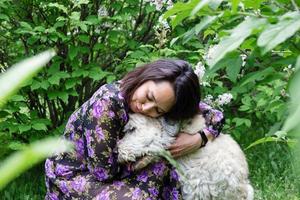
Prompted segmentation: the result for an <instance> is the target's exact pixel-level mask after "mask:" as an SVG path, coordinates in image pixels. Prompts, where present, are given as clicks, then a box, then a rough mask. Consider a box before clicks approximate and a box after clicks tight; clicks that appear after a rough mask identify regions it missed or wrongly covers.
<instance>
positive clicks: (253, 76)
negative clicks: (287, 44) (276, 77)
mask: <svg viewBox="0 0 300 200" xmlns="http://www.w3.org/2000/svg"><path fill="white" fill-rule="evenodd" d="M274 72H275V70H274V69H273V68H272V67H268V68H266V69H264V70H262V71H257V72H252V73H249V74H248V75H247V76H245V77H244V79H243V80H242V81H241V83H240V85H241V86H244V85H246V84H247V83H250V82H254V81H256V80H258V81H259V80H263V79H264V78H265V77H266V76H268V75H270V74H272V73H274Z"/></svg>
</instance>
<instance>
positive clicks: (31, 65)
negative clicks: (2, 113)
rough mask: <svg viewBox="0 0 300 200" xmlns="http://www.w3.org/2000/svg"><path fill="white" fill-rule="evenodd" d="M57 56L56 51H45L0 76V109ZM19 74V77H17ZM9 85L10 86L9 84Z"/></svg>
mask: <svg viewBox="0 0 300 200" xmlns="http://www.w3.org/2000/svg"><path fill="white" fill-rule="evenodd" d="M53 56H55V51H53V50H48V51H44V52H42V53H40V54H38V55H36V56H34V57H32V58H28V59H25V60H23V61H21V62H20V63H17V64H15V65H13V66H12V67H10V68H9V69H8V70H7V71H6V72H5V73H2V74H1V75H0V91H1V93H0V107H2V106H3V105H4V103H5V102H6V101H7V99H8V98H9V97H10V96H11V95H12V94H13V93H15V92H16V91H17V90H18V89H19V88H20V87H21V85H22V84H24V83H26V81H27V80H28V79H30V78H31V77H32V76H34V75H35V74H36V73H37V72H38V71H39V70H40V69H41V68H42V67H43V66H44V65H46V63H48V62H49V60H50V59H51V58H52V57H53ZM16 74H17V76H16ZM7 83H9V84H7Z"/></svg>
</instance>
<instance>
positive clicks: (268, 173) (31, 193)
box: [0, 143, 300, 200]
mask: <svg viewBox="0 0 300 200" xmlns="http://www.w3.org/2000/svg"><path fill="white" fill-rule="evenodd" d="M246 155H247V158H248V162H249V168H250V179H251V182H252V185H253V186H254V189H255V199H256V200H282V199H285V200H300V187H299V186H300V182H299V176H298V177H297V176H296V174H295V173H294V172H293V165H292V162H291V161H292V154H291V153H290V150H289V149H288V147H287V146H286V145H284V144H276V143H266V144H262V145H258V146H255V147H253V148H251V149H249V150H247V151H246ZM44 195H45V183H44V172H43V165H42V164H41V165H39V166H37V167H35V168H33V169H31V170H29V171H27V172H26V173H24V174H23V175H21V176H20V177H19V178H17V179H16V180H15V181H13V182H12V183H10V184H9V185H8V186H7V187H6V188H4V190H3V191H0V197H1V198H0V199H3V200H29V199H33V200H40V199H44Z"/></svg>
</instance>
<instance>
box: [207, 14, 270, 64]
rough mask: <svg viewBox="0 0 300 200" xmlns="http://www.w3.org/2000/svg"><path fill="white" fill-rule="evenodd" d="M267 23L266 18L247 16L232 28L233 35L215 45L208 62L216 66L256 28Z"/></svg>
mask: <svg viewBox="0 0 300 200" xmlns="http://www.w3.org/2000/svg"><path fill="white" fill-rule="evenodd" d="M265 23H266V20H265V19H259V18H256V17H247V18H246V19H245V20H244V21H243V22H242V23H240V24H239V25H238V26H237V27H235V28H234V29H232V30H231V35H230V36H229V37H224V38H222V40H221V41H220V43H219V44H218V45H216V46H215V47H214V48H215V49H214V51H213V52H212V55H211V56H210V59H208V60H207V64H208V65H209V66H210V67H214V66H215V65H216V63H217V62H218V61H220V60H221V59H222V58H223V57H224V56H225V55H226V54H227V53H228V52H231V51H233V50H235V49H236V48H238V47H239V46H240V45H241V43H242V42H243V41H244V40H245V39H246V38H247V37H248V36H250V35H251V33H252V32H253V31H254V30H255V29H257V28H259V27H260V26H262V25H264V24H265Z"/></svg>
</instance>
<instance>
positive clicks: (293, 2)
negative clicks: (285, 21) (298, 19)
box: [291, 0, 299, 12]
mask: <svg viewBox="0 0 300 200" xmlns="http://www.w3.org/2000/svg"><path fill="white" fill-rule="evenodd" d="M291 2H292V4H293V6H294V8H295V10H296V11H297V12H299V8H298V6H297V4H296V2H295V0H291Z"/></svg>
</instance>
